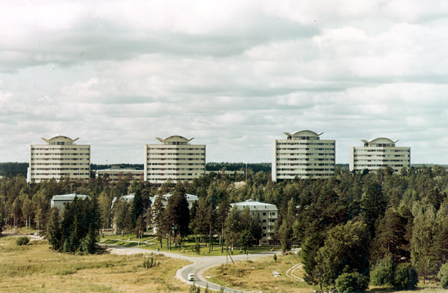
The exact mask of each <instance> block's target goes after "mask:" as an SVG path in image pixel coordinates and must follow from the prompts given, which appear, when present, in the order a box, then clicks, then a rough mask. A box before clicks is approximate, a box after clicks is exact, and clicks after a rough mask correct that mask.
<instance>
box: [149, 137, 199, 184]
mask: <svg viewBox="0 0 448 293" xmlns="http://www.w3.org/2000/svg"><path fill="white" fill-rule="evenodd" d="M157 140H159V141H160V144H148V145H145V164H144V166H145V172H144V173H145V176H144V177H145V178H144V180H145V181H149V182H151V183H164V182H166V181H168V179H171V180H172V181H173V182H178V181H191V180H193V179H194V178H198V177H200V176H202V175H204V174H205V145H192V144H190V142H191V140H193V138H190V139H187V138H185V137H183V136H179V135H173V136H169V137H167V138H165V139H162V138H158V137H157Z"/></svg>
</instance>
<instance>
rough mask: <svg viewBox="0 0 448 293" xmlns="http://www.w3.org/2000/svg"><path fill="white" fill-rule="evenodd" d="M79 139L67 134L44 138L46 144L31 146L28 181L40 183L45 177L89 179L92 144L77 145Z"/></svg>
mask: <svg viewBox="0 0 448 293" xmlns="http://www.w3.org/2000/svg"><path fill="white" fill-rule="evenodd" d="M78 139H79V138H77V139H71V138H69V137H66V136H55V137H53V138H50V139H45V138H42V140H44V141H45V142H46V144H35V145H31V146H30V165H29V168H28V181H29V182H31V181H32V180H34V182H36V183H38V182H41V181H43V180H45V179H51V178H55V179H60V178H61V177H66V176H68V177H70V179H72V180H73V179H75V180H76V179H84V180H88V179H89V177H90V145H76V144H75V141H77V140H78Z"/></svg>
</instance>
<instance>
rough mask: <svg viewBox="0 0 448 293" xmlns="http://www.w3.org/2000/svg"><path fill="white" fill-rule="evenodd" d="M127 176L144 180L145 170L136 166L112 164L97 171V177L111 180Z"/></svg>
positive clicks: (116, 180)
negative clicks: (121, 166)
mask: <svg viewBox="0 0 448 293" xmlns="http://www.w3.org/2000/svg"><path fill="white" fill-rule="evenodd" d="M127 176H128V177H129V179H130V180H131V181H133V180H135V181H143V179H144V171H143V170H136V169H135V168H120V167H118V166H112V167H111V168H110V169H102V170H96V171H95V177H96V178H98V177H100V178H109V181H110V182H118V180H120V179H122V178H125V177H127Z"/></svg>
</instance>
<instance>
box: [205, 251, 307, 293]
mask: <svg viewBox="0 0 448 293" xmlns="http://www.w3.org/2000/svg"><path fill="white" fill-rule="evenodd" d="M300 264H301V262H300V258H299V257H298V256H297V255H287V256H282V255H277V260H274V258H273V257H269V258H267V257H263V258H258V259H253V260H248V261H241V262H238V263H236V264H234V265H233V264H232V265H221V266H218V267H215V268H211V269H210V270H208V271H205V272H204V273H203V276H204V277H205V278H207V277H210V278H209V280H210V281H211V282H214V283H217V284H220V285H225V286H229V287H236V288H238V289H241V290H255V291H257V292H258V291H262V292H299V293H300V292H303V293H308V292H309V293H311V292H313V291H314V290H315V289H314V288H312V287H311V286H309V285H307V284H306V283H305V282H303V281H301V278H302V277H303V271H302V270H301V269H300V268H298V267H299V266H300ZM296 265H299V266H296ZM291 268H293V269H292V270H290V269H291ZM295 268H297V269H296V270H294V269H295ZM293 270H294V273H293V275H292V276H291V271H293ZM274 272H278V273H279V274H280V276H279V277H275V276H274ZM287 273H288V274H287Z"/></svg>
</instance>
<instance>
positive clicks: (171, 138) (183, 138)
mask: <svg viewBox="0 0 448 293" xmlns="http://www.w3.org/2000/svg"><path fill="white" fill-rule="evenodd" d="M156 139H157V140H158V141H160V142H164V141H167V140H183V141H191V140H193V139H194V137H192V138H190V139H188V138H186V137H183V136H180V135H171V136H168V137H166V138H160V137H156Z"/></svg>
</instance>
